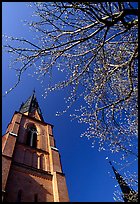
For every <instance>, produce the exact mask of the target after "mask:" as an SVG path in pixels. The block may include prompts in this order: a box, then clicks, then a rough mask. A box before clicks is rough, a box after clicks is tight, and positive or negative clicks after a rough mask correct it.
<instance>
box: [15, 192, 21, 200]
mask: <svg viewBox="0 0 140 204" xmlns="http://www.w3.org/2000/svg"><path fill="white" fill-rule="evenodd" d="M21 195H22V190H19V191H18V195H17V201H16V202H21Z"/></svg>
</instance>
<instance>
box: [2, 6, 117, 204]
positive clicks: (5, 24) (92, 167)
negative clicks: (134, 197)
mask: <svg viewBox="0 0 140 204" xmlns="http://www.w3.org/2000/svg"><path fill="white" fill-rule="evenodd" d="M26 4H27V3H26V2H3V3H2V32H3V34H6V35H9V36H11V35H13V36H14V37H21V36H22V37H28V38H32V35H31V33H30V32H29V29H28V27H27V26H24V25H23V24H22V22H21V20H25V19H26V20H28V19H30V18H31V8H29V7H27V6H26ZM2 59H3V60H2V67H3V71H2V93H3V94H4V93H5V91H7V90H8V89H9V88H11V86H12V85H13V84H14V82H16V77H15V71H14V70H12V69H9V68H8V66H9V62H10V55H9V54H7V53H5V52H3V58H2ZM34 88H35V90H36V96H37V99H38V102H39V105H40V108H41V111H42V113H43V117H44V120H45V121H46V122H48V123H51V124H53V125H54V137H55V139H56V146H57V148H58V149H59V151H60V154H61V161H62V167H63V171H64V173H65V175H66V181H67V186H68V192H69V197H70V201H71V202H112V201H114V200H113V192H114V191H115V189H116V188H115V185H116V181H115V180H114V179H112V178H111V176H109V174H108V172H109V171H110V172H112V169H111V167H110V165H109V163H108V161H107V160H106V159H105V158H106V157H107V156H109V154H108V152H98V151H97V148H96V147H95V148H92V147H91V141H90V140H87V139H86V138H80V134H81V133H83V132H84V131H85V128H86V126H84V125H83V124H79V123H77V121H72V122H71V121H70V117H69V114H70V111H68V113H66V114H64V115H62V116H60V117H56V116H55V114H56V112H57V111H59V110H61V109H63V106H64V96H65V90H64V91H62V92H54V93H51V94H50V95H48V97H47V98H46V99H44V98H43V97H42V94H43V88H42V87H41V85H40V82H39V81H37V80H36V79H35V78H32V77H30V76H28V75H27V73H24V74H23V76H22V80H21V82H20V84H19V85H18V86H17V88H15V89H14V90H13V91H12V92H10V93H9V94H8V95H6V96H4V97H2V118H3V120H2V132H3V134H4V133H5V131H6V128H7V125H8V123H9V122H10V120H11V118H12V115H13V113H14V111H16V110H18V109H19V107H20V105H21V103H22V102H24V101H26V99H27V98H28V97H29V96H30V95H31V94H32V91H33V89H34ZM110 158H111V156H110ZM111 175H113V173H111Z"/></svg>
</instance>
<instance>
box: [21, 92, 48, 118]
mask: <svg viewBox="0 0 140 204" xmlns="http://www.w3.org/2000/svg"><path fill="white" fill-rule="evenodd" d="M19 112H20V113H24V114H25V115H28V116H31V117H34V118H36V119H38V120H40V121H44V119H43V116H42V112H41V109H40V107H39V104H38V101H37V98H36V96H35V91H33V94H32V95H31V96H30V97H29V98H28V99H27V101H26V102H25V103H22V104H21V106H20V109H19Z"/></svg>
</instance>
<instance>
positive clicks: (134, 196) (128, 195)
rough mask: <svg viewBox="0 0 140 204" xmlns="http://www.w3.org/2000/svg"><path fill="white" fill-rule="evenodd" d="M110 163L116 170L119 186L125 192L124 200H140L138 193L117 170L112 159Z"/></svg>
mask: <svg viewBox="0 0 140 204" xmlns="http://www.w3.org/2000/svg"><path fill="white" fill-rule="evenodd" d="M109 163H110V165H111V166H112V169H113V171H114V174H115V177H116V179H117V181H118V183H119V186H120V188H121V190H122V193H123V196H122V198H123V200H124V202H138V193H137V192H135V191H134V190H133V189H132V188H130V187H129V186H128V184H127V183H126V181H125V180H124V179H123V177H122V176H121V175H120V174H119V173H118V172H117V170H116V169H115V168H114V166H113V165H112V163H111V161H109Z"/></svg>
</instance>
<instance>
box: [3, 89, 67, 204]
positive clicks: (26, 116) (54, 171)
mask: <svg viewBox="0 0 140 204" xmlns="http://www.w3.org/2000/svg"><path fill="white" fill-rule="evenodd" d="M2 200H3V202H69V196H68V190H67V185H66V179H65V174H64V173H63V170H62V164H61V160H60V154H59V150H58V149H57V147H56V145H55V139H54V135H53V125H52V124H49V123H46V122H45V121H44V119H43V116H42V113H41V110H40V107H39V104H38V101H37V99H36V95H35V91H34V92H33V94H32V95H31V96H30V97H29V98H28V99H27V101H26V102H25V103H22V105H21V107H20V109H19V111H15V113H14V114H13V117H12V119H11V122H10V123H9V124H8V127H7V131H6V133H5V135H3V137H2Z"/></svg>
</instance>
